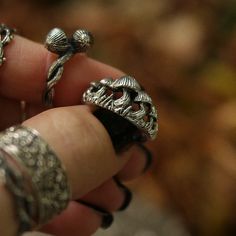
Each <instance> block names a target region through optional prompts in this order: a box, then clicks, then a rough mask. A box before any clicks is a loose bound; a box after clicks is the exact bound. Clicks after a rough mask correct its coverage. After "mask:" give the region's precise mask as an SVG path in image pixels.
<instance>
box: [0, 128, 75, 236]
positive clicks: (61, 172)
mask: <svg viewBox="0 0 236 236" xmlns="http://www.w3.org/2000/svg"><path fill="white" fill-rule="evenodd" d="M0 176H2V177H3V178H4V179H5V181H4V183H5V186H6V188H7V189H8V190H9V191H10V192H11V193H12V195H13V197H14V199H15V203H16V205H17V216H18V219H19V222H20V226H19V233H22V232H24V231H27V230H32V229H34V228H35V227H37V226H40V225H42V224H44V223H46V222H48V221H49V220H50V219H51V218H52V217H53V216H54V215H56V214H59V213H60V212H61V211H62V210H64V209H65V208H66V207H67V205H68V202H69V199H70V188H69V185H68V180H67V176H66V172H65V169H64V167H63V166H62V163H61V162H60V160H59V159H58V158H57V156H56V154H55V153H54V152H53V151H52V150H51V148H50V147H49V146H48V144H47V143H46V142H45V141H44V140H43V139H42V138H41V137H40V136H39V133H38V132H37V131H36V130H34V129H31V128H26V127H24V126H16V127H11V128H9V129H7V130H6V131H5V132H3V133H0Z"/></svg>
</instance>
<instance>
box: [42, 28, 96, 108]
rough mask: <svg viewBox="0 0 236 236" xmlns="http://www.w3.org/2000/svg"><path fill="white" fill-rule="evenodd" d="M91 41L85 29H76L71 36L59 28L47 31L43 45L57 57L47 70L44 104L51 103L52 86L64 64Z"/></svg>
mask: <svg viewBox="0 0 236 236" xmlns="http://www.w3.org/2000/svg"><path fill="white" fill-rule="evenodd" d="M93 42H94V39H93V36H92V34H91V33H90V32H89V31H87V30H81V29H79V30H76V31H75V33H74V34H73V36H72V37H71V38H68V37H67V36H66V34H65V32H64V31H63V30H61V29H59V28H54V29H53V30H51V31H50V32H49V33H48V35H47V38H46V42H45V47H46V48H47V49H48V50H49V51H50V52H52V53H55V54H58V56H59V58H58V59H57V60H56V61H55V62H54V63H53V64H52V66H51V67H50V69H49V72H48V76H47V84H46V89H45V92H44V94H43V102H44V104H45V105H49V106H50V105H52V102H53V97H54V86H55V85H56V84H57V82H58V81H59V80H60V79H61V77H62V73H63V70H64V68H63V66H64V64H65V63H66V62H67V61H68V60H69V59H70V58H71V57H72V56H73V55H74V54H76V53H84V52H86V51H87V50H88V49H89V48H90V47H91V46H92V45H93Z"/></svg>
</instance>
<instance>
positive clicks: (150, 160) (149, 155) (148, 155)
mask: <svg viewBox="0 0 236 236" xmlns="http://www.w3.org/2000/svg"><path fill="white" fill-rule="evenodd" d="M137 146H138V147H139V148H140V150H141V151H142V152H143V153H144V155H145V157H146V164H145V166H144V168H143V173H145V172H146V171H147V170H149V168H150V167H151V166H152V163H153V156H152V153H151V151H150V150H149V149H148V148H147V147H145V146H144V145H143V144H138V145H137Z"/></svg>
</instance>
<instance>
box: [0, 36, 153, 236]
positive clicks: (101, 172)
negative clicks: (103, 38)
mask: <svg viewBox="0 0 236 236" xmlns="http://www.w3.org/2000/svg"><path fill="white" fill-rule="evenodd" d="M5 50H6V57H7V62H6V63H5V64H4V65H3V66H2V68H1V69H0V108H1V113H2V115H1V117H0V129H5V128H6V127H9V126H11V125H14V124H17V123H19V122H20V120H21V108H20V101H21V100H24V101H25V102H26V104H27V106H26V110H25V113H26V115H27V118H28V120H26V121H25V122H24V123H23V125H25V126H28V127H32V128H34V129H36V130H38V131H39V133H40V134H41V136H42V137H43V138H44V139H45V140H46V141H47V142H48V143H49V145H50V146H51V147H52V149H53V150H54V151H55V152H56V153H57V155H58V157H59V158H60V159H61V161H62V163H63V164H64V165H65V167H66V170H67V175H68V178H69V183H70V186H71V190H72V199H71V202H70V204H69V206H68V208H67V209H66V210H65V211H64V212H62V214H61V215H59V216H57V217H55V219H53V220H52V221H51V222H50V223H49V224H47V225H45V226H44V227H42V231H44V232H48V233H51V234H55V235H58V236H60V235H61V236H64V235H84V236H88V235H91V234H92V233H94V232H95V231H96V230H97V229H98V228H99V227H100V226H101V224H104V222H102V221H103V220H104V219H105V220H106V221H107V220H108V221H109V219H110V218H107V215H106V218H104V217H103V216H102V214H100V213H99V211H96V210H95V209H94V207H91V205H92V206H95V207H97V208H102V209H104V210H105V211H107V212H113V211H116V210H118V209H119V208H120V207H121V206H122V205H123V203H124V201H125V199H126V198H127V196H126V195H127V192H126V191H124V189H123V188H121V187H120V186H118V185H117V182H116V181H115V180H114V178H113V176H116V178H118V179H119V180H120V181H124V180H130V179H133V178H135V177H137V176H138V175H140V174H141V173H142V172H143V170H144V169H146V167H147V163H149V159H147V155H146V154H147V153H146V152H145V151H144V150H143V149H142V148H140V147H138V146H134V147H132V148H131V149H130V150H128V151H126V152H124V153H122V154H119V155H118V154H116V153H115V151H114V148H113V146H112V142H111V140H110V137H109V135H108V133H107V131H106V130H105V129H104V127H103V125H102V124H101V123H100V122H99V120H98V119H97V118H96V117H95V116H93V114H92V111H91V109H90V108H89V107H88V106H84V105H81V100H82V99H81V98H82V94H83V92H84V90H85V89H86V88H87V87H88V85H89V83H90V82H91V81H94V80H100V79H101V78H104V77H107V76H109V77H113V78H117V77H120V76H121V75H122V74H123V73H122V72H121V71H119V70H117V69H115V68H112V67H110V66H107V65H105V64H102V63H100V62H98V61H95V60H92V59H90V58H88V57H86V56H84V55H76V56H75V57H74V58H73V59H72V60H71V61H69V62H68V63H67V64H66V65H65V67H66V68H65V72H64V75H63V78H62V80H61V81H60V82H59V83H58V84H57V87H56V95H55V98H54V104H55V107H57V108H54V109H50V110H47V109H46V108H45V106H44V105H42V101H41V100H42V93H43V90H44V88H45V79H46V75H47V71H48V68H49V66H50V65H51V63H52V61H53V59H54V58H53V57H54V56H53V55H52V54H50V53H48V52H47V50H45V49H44V47H43V46H42V45H40V44H37V43H34V42H32V41H29V40H26V39H23V38H21V37H18V36H16V37H15V39H14V40H13V41H12V43H11V44H10V45H8V46H7V48H6V49H5ZM104 163H106V165H104Z"/></svg>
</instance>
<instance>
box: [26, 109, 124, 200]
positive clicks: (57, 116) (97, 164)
mask: <svg viewBox="0 0 236 236" xmlns="http://www.w3.org/2000/svg"><path fill="white" fill-rule="evenodd" d="M23 124H24V125H26V126H29V127H32V128H35V129H36V130H38V131H39V133H40V134H41V135H42V137H43V138H44V139H45V140H46V141H47V142H48V143H49V145H50V146H51V147H52V148H53V149H54V151H55V152H56V153H57V155H58V157H59V158H61V160H62V162H63V163H64V165H65V167H66V170H67V174H68V179H69V183H70V185H71V189H72V197H73V199H78V198H80V197H81V196H83V195H85V194H86V193H88V192H89V191H91V190H92V189H94V188H96V187H98V186H99V185H101V184H102V183H103V182H104V181H106V180H108V179H109V178H111V177H112V176H113V175H114V174H115V173H117V172H118V171H119V170H120V169H121V168H122V167H123V166H124V164H125V163H126V162H127V160H128V157H126V156H123V157H122V158H121V157H118V156H117V155H116V154H115V151H114V149H113V146H112V142H111V140H110V137H109V135H108V133H107V131H106V130H105V128H104V127H103V125H102V124H101V123H100V122H99V120H97V119H96V117H95V116H94V115H93V114H92V113H91V111H90V110H89V108H88V107H87V106H74V107H64V108H56V109H52V110H48V111H46V112H43V113H40V114H39V115H37V116H35V117H33V118H31V119H29V120H27V121H26V122H24V123H23ZM104 163H106V164H105V165H104Z"/></svg>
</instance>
